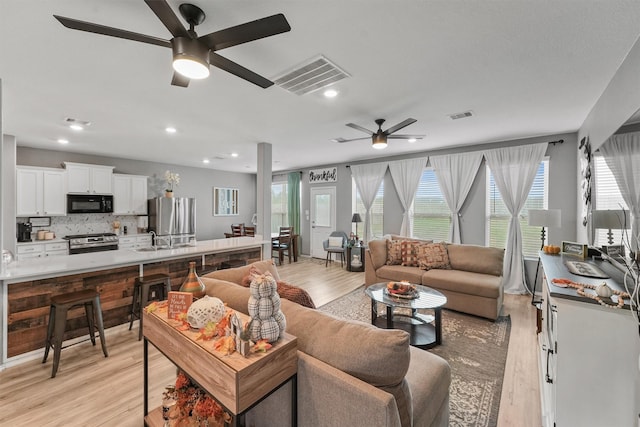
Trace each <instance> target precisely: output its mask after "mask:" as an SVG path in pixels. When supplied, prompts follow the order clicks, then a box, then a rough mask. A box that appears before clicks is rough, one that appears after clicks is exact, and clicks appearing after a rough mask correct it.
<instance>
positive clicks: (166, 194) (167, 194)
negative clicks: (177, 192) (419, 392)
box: [164, 191, 173, 197]
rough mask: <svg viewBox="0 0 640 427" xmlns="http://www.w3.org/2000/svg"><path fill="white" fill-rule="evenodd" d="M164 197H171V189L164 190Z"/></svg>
mask: <svg viewBox="0 0 640 427" xmlns="http://www.w3.org/2000/svg"><path fill="white" fill-rule="evenodd" d="M164 197H173V191H165V192H164Z"/></svg>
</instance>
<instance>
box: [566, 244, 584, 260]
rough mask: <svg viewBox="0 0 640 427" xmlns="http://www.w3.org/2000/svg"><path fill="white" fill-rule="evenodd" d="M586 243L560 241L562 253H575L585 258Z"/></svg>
mask: <svg viewBox="0 0 640 427" xmlns="http://www.w3.org/2000/svg"><path fill="white" fill-rule="evenodd" d="M587 249H588V247H587V245H584V244H582V243H576V242H566V241H563V242H562V254H564V255H575V256H579V257H581V258H585V257H586V256H587Z"/></svg>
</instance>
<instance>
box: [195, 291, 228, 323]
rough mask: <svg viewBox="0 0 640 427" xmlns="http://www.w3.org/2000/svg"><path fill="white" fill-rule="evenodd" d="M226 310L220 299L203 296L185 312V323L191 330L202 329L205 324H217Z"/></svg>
mask: <svg viewBox="0 0 640 427" xmlns="http://www.w3.org/2000/svg"><path fill="white" fill-rule="evenodd" d="M225 311H226V309H225V307H224V303H223V302H222V301H221V300H220V298H216V297H210V296H209V295H205V296H204V297H202V298H200V299H199V300H197V301H195V302H194V303H193V304H191V306H190V307H189V310H188V311H187V321H188V322H189V325H190V326H191V327H192V328H195V329H201V328H204V327H205V326H206V325H207V323H209V322H214V323H217V322H219V321H220V320H222V318H223V317H224V313H225Z"/></svg>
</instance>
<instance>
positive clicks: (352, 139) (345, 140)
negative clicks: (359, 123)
mask: <svg viewBox="0 0 640 427" xmlns="http://www.w3.org/2000/svg"><path fill="white" fill-rule="evenodd" d="M364 139H370V138H369V137H368V136H367V137H364V138H351V139H344V138H334V139H332V140H331V141H333V142H338V143H340V144H342V143H343V142H351V141H361V140H364Z"/></svg>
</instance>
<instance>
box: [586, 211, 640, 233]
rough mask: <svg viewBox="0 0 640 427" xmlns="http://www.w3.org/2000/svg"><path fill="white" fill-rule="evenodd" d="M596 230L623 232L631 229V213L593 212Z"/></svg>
mask: <svg viewBox="0 0 640 427" xmlns="http://www.w3.org/2000/svg"><path fill="white" fill-rule="evenodd" d="M593 226H594V228H603V229H608V230H623V229H625V228H629V227H631V223H630V222H629V211H627V210H622V209H620V210H597V211H593Z"/></svg>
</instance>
